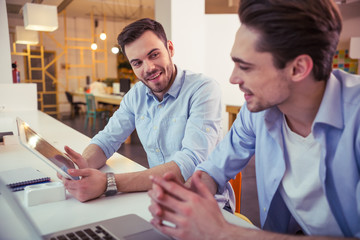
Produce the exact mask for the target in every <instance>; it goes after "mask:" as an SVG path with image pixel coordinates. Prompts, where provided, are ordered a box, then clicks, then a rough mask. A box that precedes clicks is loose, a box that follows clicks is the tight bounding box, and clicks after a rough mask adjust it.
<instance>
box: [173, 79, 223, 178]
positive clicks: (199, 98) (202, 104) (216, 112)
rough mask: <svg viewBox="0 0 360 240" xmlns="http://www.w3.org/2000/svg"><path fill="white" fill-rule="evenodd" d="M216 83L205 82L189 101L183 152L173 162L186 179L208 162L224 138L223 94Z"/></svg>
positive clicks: (176, 154)
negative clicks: (197, 167) (222, 128)
mask: <svg viewBox="0 0 360 240" xmlns="http://www.w3.org/2000/svg"><path fill="white" fill-rule="evenodd" d="M219 89H220V87H219V85H218V83H217V82H216V81H214V80H213V81H206V82H204V83H203V84H201V85H200V86H198V88H197V89H196V91H195V92H194V94H193V95H192V97H191V98H190V101H189V102H188V104H189V106H190V107H189V117H188V119H187V122H186V127H185V133H184V137H183V139H182V141H181V142H182V144H181V145H182V147H181V149H180V151H177V152H175V153H174V154H173V155H172V156H171V158H170V159H172V160H174V161H175V162H176V164H177V165H178V166H179V168H180V170H181V173H182V176H183V177H184V179H185V180H187V179H188V178H189V177H190V176H191V175H192V174H193V173H194V170H195V167H196V166H197V165H198V164H199V163H201V162H203V161H205V160H206V159H207V158H208V156H209V154H210V152H211V151H212V150H213V149H214V148H215V146H216V144H217V143H218V142H219V140H220V139H221V136H222V131H221V113H222V109H221V91H220V90H219Z"/></svg>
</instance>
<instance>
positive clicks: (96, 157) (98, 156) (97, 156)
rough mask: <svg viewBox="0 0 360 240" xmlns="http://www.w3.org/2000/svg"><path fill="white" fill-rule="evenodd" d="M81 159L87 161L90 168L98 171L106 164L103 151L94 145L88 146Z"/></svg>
mask: <svg viewBox="0 0 360 240" xmlns="http://www.w3.org/2000/svg"><path fill="white" fill-rule="evenodd" d="M82 156H83V158H84V159H85V160H86V161H87V163H88V166H89V167H90V168H96V169H99V168H101V167H102V166H104V165H105V163H106V160H107V158H106V156H105V154H104V152H103V150H102V149H101V148H100V147H99V146H98V145H96V144H90V145H89V146H87V147H86V148H85V150H84V152H83V153H82Z"/></svg>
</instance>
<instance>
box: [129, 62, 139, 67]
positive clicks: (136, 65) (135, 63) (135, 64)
mask: <svg viewBox="0 0 360 240" xmlns="http://www.w3.org/2000/svg"><path fill="white" fill-rule="evenodd" d="M131 65H132V66H133V67H138V66H140V62H132V63H131Z"/></svg>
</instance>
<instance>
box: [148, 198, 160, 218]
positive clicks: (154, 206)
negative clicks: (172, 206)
mask: <svg viewBox="0 0 360 240" xmlns="http://www.w3.org/2000/svg"><path fill="white" fill-rule="evenodd" d="M148 209H149V211H150V213H151V215H152V216H153V217H154V218H160V217H161V216H162V209H161V207H160V205H159V204H158V203H157V202H155V201H153V200H151V204H150V206H149V208H148Z"/></svg>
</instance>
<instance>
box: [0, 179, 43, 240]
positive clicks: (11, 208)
mask: <svg viewBox="0 0 360 240" xmlns="http://www.w3.org/2000/svg"><path fill="white" fill-rule="evenodd" d="M0 213H1V219H2V220H1V221H0V239H42V237H41V235H40V231H39V230H38V229H37V228H36V227H35V225H34V223H33V221H32V220H31V218H30V217H29V215H28V214H27V213H26V212H25V211H24V209H23V208H22V207H21V205H20V202H19V201H18V199H17V198H16V197H15V194H14V193H13V192H11V191H10V189H8V187H7V186H6V185H5V183H4V182H3V181H2V179H1V178H0Z"/></svg>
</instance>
